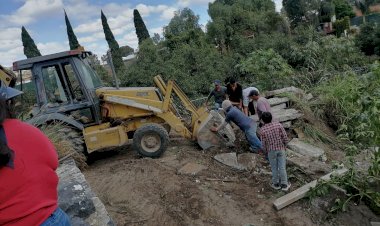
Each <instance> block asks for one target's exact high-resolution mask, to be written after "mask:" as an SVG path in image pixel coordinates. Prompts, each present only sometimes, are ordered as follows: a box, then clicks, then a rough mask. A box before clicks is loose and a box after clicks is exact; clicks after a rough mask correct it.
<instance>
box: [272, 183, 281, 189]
mask: <svg viewBox="0 0 380 226" xmlns="http://www.w3.org/2000/svg"><path fill="white" fill-rule="evenodd" d="M270 186H271V187H272V188H273V189H274V190H280V189H281V187H280V184H273V183H270Z"/></svg>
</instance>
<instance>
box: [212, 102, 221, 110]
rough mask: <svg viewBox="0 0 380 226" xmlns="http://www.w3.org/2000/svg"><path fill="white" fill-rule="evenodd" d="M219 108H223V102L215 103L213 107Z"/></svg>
mask: <svg viewBox="0 0 380 226" xmlns="http://www.w3.org/2000/svg"><path fill="white" fill-rule="evenodd" d="M219 108H222V103H215V104H214V108H213V109H214V110H218V109H219Z"/></svg>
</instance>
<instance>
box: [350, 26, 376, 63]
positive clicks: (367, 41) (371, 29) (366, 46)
mask: <svg viewBox="0 0 380 226" xmlns="http://www.w3.org/2000/svg"><path fill="white" fill-rule="evenodd" d="M379 37H380V27H378V26H376V25H375V24H363V25H362V26H360V33H359V34H358V35H357V36H356V37H355V43H356V45H357V46H358V47H359V48H360V50H361V51H362V52H364V53H365V54H366V55H373V54H377V55H379V56H380V38H379Z"/></svg>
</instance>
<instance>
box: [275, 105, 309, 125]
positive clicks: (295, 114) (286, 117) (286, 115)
mask: <svg viewBox="0 0 380 226" xmlns="http://www.w3.org/2000/svg"><path fill="white" fill-rule="evenodd" d="M302 116H303V114H302V113H301V112H299V111H298V110H296V109H292V108H290V109H283V110H282V111H274V112H273V117H274V118H275V119H277V120H278V121H279V122H286V121H291V120H295V119H297V118H300V117H302Z"/></svg>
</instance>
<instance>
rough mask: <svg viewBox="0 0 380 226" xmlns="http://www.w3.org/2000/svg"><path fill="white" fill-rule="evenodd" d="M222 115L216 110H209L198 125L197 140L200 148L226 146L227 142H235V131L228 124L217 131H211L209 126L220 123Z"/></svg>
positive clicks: (222, 118)
mask: <svg viewBox="0 0 380 226" xmlns="http://www.w3.org/2000/svg"><path fill="white" fill-rule="evenodd" d="M224 119H225V118H224V117H223V116H222V115H221V114H219V113H218V112H216V111H210V114H209V115H208V117H207V118H206V119H205V120H204V121H203V123H202V124H201V125H200V126H199V129H198V134H197V141H198V144H199V146H201V147H202V149H204V150H205V149H208V148H211V147H226V146H227V144H230V143H233V142H235V133H234V131H233V129H232V127H231V126H230V125H226V126H225V127H224V128H223V129H221V130H219V131H218V132H217V133H214V132H211V131H210V128H211V127H214V126H218V125H220V124H221V123H222V122H223V121H224Z"/></svg>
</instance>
